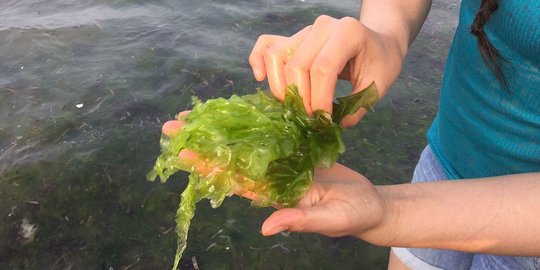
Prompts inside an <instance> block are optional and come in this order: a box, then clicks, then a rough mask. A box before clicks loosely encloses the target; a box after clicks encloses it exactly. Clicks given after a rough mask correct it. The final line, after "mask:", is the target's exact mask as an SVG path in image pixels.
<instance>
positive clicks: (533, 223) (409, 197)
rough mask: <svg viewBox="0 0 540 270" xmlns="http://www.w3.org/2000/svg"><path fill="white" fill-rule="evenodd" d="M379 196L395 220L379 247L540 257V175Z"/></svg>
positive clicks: (412, 187) (395, 189) (402, 189)
mask: <svg viewBox="0 0 540 270" xmlns="http://www.w3.org/2000/svg"><path fill="white" fill-rule="evenodd" d="M378 190H379V191H380V193H381V194H382V195H383V197H384V198H385V201H386V202H387V205H388V209H390V213H391V214H390V215H388V217H389V218H388V219H387V222H385V226H382V227H381V230H379V231H378V233H376V234H377V238H376V239H375V238H374V239H373V242H374V243H376V244H380V245H384V246H403V247H430V248H441V249H452V250H461V251H468V252H481V253H493V254H504V255H529V256H540V173H530V174H516V175H507V176H500V177H491V178H485V179H475V180H456V181H441V182H428V183H417V184H405V185H394V186H381V187H378ZM373 236H374V235H373ZM370 237H371V236H370Z"/></svg>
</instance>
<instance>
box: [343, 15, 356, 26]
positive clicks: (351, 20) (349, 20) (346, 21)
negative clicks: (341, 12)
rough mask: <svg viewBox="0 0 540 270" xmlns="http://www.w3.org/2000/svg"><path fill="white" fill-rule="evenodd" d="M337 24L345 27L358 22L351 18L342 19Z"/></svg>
mask: <svg viewBox="0 0 540 270" xmlns="http://www.w3.org/2000/svg"><path fill="white" fill-rule="evenodd" d="M339 22H340V23H343V24H346V25H352V24H354V25H356V24H357V23H358V20H357V19H355V18H353V17H343V18H341V19H340V20H339Z"/></svg>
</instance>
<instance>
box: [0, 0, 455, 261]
mask: <svg viewBox="0 0 540 270" xmlns="http://www.w3.org/2000/svg"><path fill="white" fill-rule="evenodd" d="M358 4H359V3H358V1H339V2H336V3H327V1H309V0H306V1H294V0H271V1H230V0H213V1H180V0H174V1H173V0H159V1H152V2H151V3H147V1H140V0H116V1H104V0H93V1H76V0H68V1H66V0H47V1H45V0H35V1H30V0H22V1H16V0H7V1H6V0H5V1H2V2H1V3H0V38H1V40H2V43H0V269H166V268H168V267H170V265H171V263H172V260H173V258H174V252H175V244H176V235H175V234H174V230H173V228H174V215H175V211H176V207H177V205H178V197H179V192H180V191H181V190H183V188H184V187H185V184H186V180H187V177H186V175H185V174H179V175H177V176H175V177H173V178H172V179H171V180H170V181H169V182H168V183H166V184H160V183H150V182H147V181H146V179H145V173H146V171H147V170H148V169H150V168H151V167H152V165H153V161H154V159H155V157H156V155H157V154H158V152H159V145H158V140H159V134H160V126H161V124H162V123H163V122H164V121H166V120H168V119H170V118H172V117H173V116H174V114H175V113H176V112H177V111H181V110H184V109H186V108H189V106H190V99H191V96H192V95H197V96H199V97H202V98H209V97H218V96H223V97H228V96H230V95H231V94H232V93H238V94H243V93H250V92H253V91H254V89H255V88H256V87H259V86H262V87H264V86H265V85H264V84H259V83H257V82H256V81H255V80H254V79H252V75H251V71H250V70H249V66H248V64H247V56H248V54H249V52H250V50H251V47H252V46H253V43H254V41H255V40H256V38H257V37H258V35H260V34H262V33H273V34H283V35H290V34H292V33H295V32H296V31H298V30H300V29H301V28H303V26H305V25H307V24H310V23H311V22H312V21H313V20H314V19H315V18H316V17H317V16H318V15H320V14H329V15H332V16H335V17H342V16H356V13H357V11H356V10H357V9H358ZM457 5H458V1H455V0H454V1H442V0H438V1H434V5H433V9H432V12H431V14H430V17H429V19H428V22H427V23H426V25H425V26H424V28H423V30H422V32H421V33H420V35H419V37H418V38H417V40H416V41H415V43H414V44H413V46H412V48H411V52H410V55H409V57H408V58H407V62H406V66H405V68H404V70H403V72H402V75H401V76H400V78H399V80H398V81H397V82H396V84H395V85H394V87H393V90H392V91H391V93H390V94H389V95H388V96H387V98H386V99H385V100H384V101H383V102H381V103H380V104H379V105H377V107H376V108H375V112H373V113H370V114H369V115H368V116H366V117H365V119H364V120H363V121H362V123H361V124H360V125H358V126H356V127H355V128H351V129H348V130H347V131H346V132H345V139H346V145H347V147H348V151H347V152H346V153H345V154H344V155H343V156H342V157H341V159H340V161H341V162H342V163H345V164H346V165H348V166H350V167H352V168H354V169H356V170H358V171H360V172H362V173H364V174H366V175H367V176H368V177H369V178H370V179H371V180H372V181H373V182H375V183H378V184H387V183H401V182H407V181H408V179H409V178H410V175H411V173H412V168H413V166H414V164H415V161H416V160H417V157H418V154H419V152H420V150H421V149H422V147H423V146H424V144H425V138H424V133H425V131H426V129H427V127H428V126H429V124H430V121H431V120H432V119H433V116H434V114H435V112H436V107H437V97H438V87H439V82H440V79H441V74H442V71H443V68H444V61H445V57H446V52H447V50H448V45H449V42H450V41H451V38H452V34H453V30H454V29H455V24H456V19H457V8H458V6H457ZM338 90H339V91H338V92H339V93H341V94H345V93H347V91H348V88H347V85H346V84H340V85H339V89H338ZM271 211H272V209H254V208H249V203H248V202H247V201H245V200H243V199H239V198H231V199H228V200H226V201H225V203H224V204H223V205H222V206H221V207H220V208H218V209H211V208H210V207H209V205H208V204H207V203H206V202H201V203H199V206H198V211H197V214H196V216H195V219H194V221H193V225H192V230H191V235H190V239H189V242H188V248H187V250H186V252H185V254H184V259H183V261H182V266H183V269H193V268H195V267H194V261H196V262H197V265H198V267H199V268H200V269H352V268H353V267H355V269H385V267H386V266H385V265H386V259H387V252H388V249H386V248H381V247H374V246H371V245H369V244H366V243H363V242H361V241H358V240H355V239H352V238H347V237H343V238H328V237H323V236H317V235H307V234H282V235H279V236H275V237H262V236H261V235H260V233H259V230H260V225H261V223H262V221H263V220H264V218H265V217H267V216H268V215H269V214H270V213H271Z"/></svg>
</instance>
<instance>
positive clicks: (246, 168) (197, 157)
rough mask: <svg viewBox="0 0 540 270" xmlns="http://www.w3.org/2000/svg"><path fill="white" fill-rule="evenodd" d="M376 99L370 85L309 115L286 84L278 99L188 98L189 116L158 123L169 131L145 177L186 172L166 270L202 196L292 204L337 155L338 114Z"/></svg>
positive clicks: (180, 246) (164, 177) (339, 141)
mask: <svg viewBox="0 0 540 270" xmlns="http://www.w3.org/2000/svg"><path fill="white" fill-rule="evenodd" d="M377 99H378V92H377V89H376V87H375V85H374V84H371V85H370V86H369V87H368V88H366V89H365V90H364V91H361V92H359V93H358V94H355V95H354V96H350V97H347V98H343V99H338V102H339V103H338V104H336V105H335V106H336V107H335V108H336V113H335V114H334V115H333V116H330V115H329V114H328V113H327V112H324V111H322V110H319V111H315V112H313V116H309V115H308V114H307V113H306V111H305V109H304V104H303V103H302V98H301V97H300V95H299V94H298V90H297V89H296V87H295V86H289V87H287V90H286V95H285V100H284V101H283V102H280V101H279V100H277V99H276V98H274V97H272V96H271V95H269V94H266V93H264V92H261V91H259V92H258V93H256V94H251V95H245V96H236V95H233V96H232V97H231V98H229V99H224V98H217V99H211V100H207V101H206V102H201V101H200V100H198V99H197V98H194V99H193V104H194V107H193V109H192V111H191V112H189V114H179V116H178V119H177V121H176V122H171V123H169V124H166V125H165V126H164V131H165V133H168V130H169V128H171V130H175V129H176V131H174V132H170V133H168V136H162V139H161V141H160V144H161V155H160V156H159V157H158V158H157V160H156V164H155V166H154V169H153V170H151V171H150V172H149V173H148V175H147V177H148V179H149V180H154V179H155V178H157V177H159V178H160V180H161V181H162V182H164V181H166V180H167V178H168V177H169V176H170V175H172V174H174V173H175V172H177V171H179V170H184V171H187V172H190V173H191V174H190V176H189V183H188V186H187V187H186V189H185V190H184V192H183V193H182V195H181V202H180V206H179V209H178V211H177V218H176V222H177V228H176V232H177V234H178V249H177V255H176V258H175V263H174V267H173V268H174V269H176V268H177V266H178V263H179V260H180V257H181V254H182V252H183V250H184V249H185V245H186V241H187V234H188V229H189V224H190V220H191V219H192V217H193V215H194V212H195V204H196V203H197V202H198V201H199V200H201V199H202V198H206V199H209V200H210V203H211V205H212V207H214V208H216V207H218V206H220V205H221V203H222V202H223V200H224V199H225V197H227V196H231V195H232V194H234V193H237V194H238V193H242V194H245V196H247V197H250V198H251V199H253V201H252V205H254V206H271V205H280V206H282V207H292V206H295V205H296V204H297V203H298V201H299V200H300V199H301V198H302V197H303V196H304V194H305V193H306V191H307V190H308V188H309V187H310V185H311V183H312V180H313V173H314V168H316V167H324V168H329V167H331V166H332V165H333V164H334V163H335V162H336V160H337V158H338V155H339V154H340V153H342V152H343V151H344V149H345V148H344V145H343V141H342V139H341V131H342V128H341V125H340V122H341V119H342V118H343V116H345V115H349V114H352V113H354V112H356V110H358V109H359V108H360V107H364V108H366V109H367V108H370V107H371V106H372V105H373V103H375V102H376V101H377ZM179 155H183V156H184V158H179ZM186 155H187V156H188V157H191V158H185V157H186ZM190 160H191V162H190Z"/></svg>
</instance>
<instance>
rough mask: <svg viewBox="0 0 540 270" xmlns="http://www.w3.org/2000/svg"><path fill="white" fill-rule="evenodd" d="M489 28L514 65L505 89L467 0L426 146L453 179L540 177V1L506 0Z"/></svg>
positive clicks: (474, 6) (508, 68)
mask: <svg viewBox="0 0 540 270" xmlns="http://www.w3.org/2000/svg"><path fill="white" fill-rule="evenodd" d="M499 2H500V5H499V9H498V10H497V11H496V12H495V13H494V14H493V15H492V16H491V18H490V20H489V21H488V22H487V24H486V26H485V27H484V30H485V31H486V34H487V36H488V38H489V40H490V41H491V42H492V44H493V45H494V47H495V48H497V49H498V50H499V52H500V53H501V55H502V56H503V57H504V58H505V59H507V60H508V63H506V64H505V65H504V75H505V76H506V80H507V82H508V88H507V89H504V88H503V87H502V86H501V84H500V83H499V82H498V81H497V79H496V77H495V76H494V75H493V73H491V71H490V70H489V69H488V68H487V66H486V65H485V63H484V61H483V60H482V57H481V56H480V51H479V49H478V45H477V39H476V37H475V36H474V35H472V34H471V31H470V27H471V24H472V21H473V19H474V16H475V14H476V11H477V10H478V7H479V5H480V1H479V0H463V1H462V3H461V10H460V17H459V25H458V27H457V30H456V34H455V36H454V41H453V43H452V46H451V48H450V52H449V55H448V60H447V63H446V68H445V75H444V77H443V82H442V87H441V97H440V105H439V112H438V113H437V116H436V118H435V120H434V122H433V124H432V126H431V128H430V129H429V131H428V134H427V137H428V142H429V144H430V145H431V148H432V149H433V152H434V153H435V155H436V156H437V158H438V159H439V161H440V163H441V165H442V166H443V168H444V171H445V173H446V175H447V176H448V178H449V179H461V178H478V177H488V176H496V175H506V174H515V173H524V172H540V70H539V69H540V0H501V1H499Z"/></svg>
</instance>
